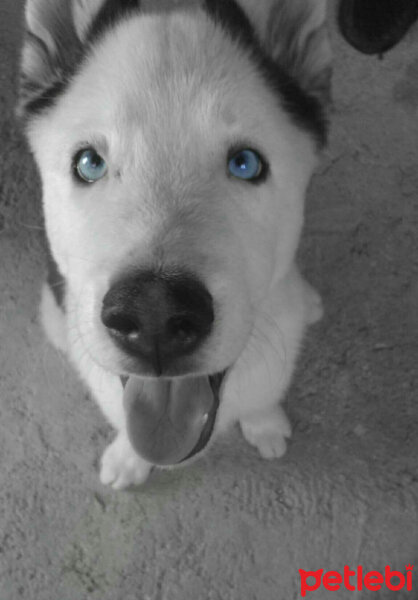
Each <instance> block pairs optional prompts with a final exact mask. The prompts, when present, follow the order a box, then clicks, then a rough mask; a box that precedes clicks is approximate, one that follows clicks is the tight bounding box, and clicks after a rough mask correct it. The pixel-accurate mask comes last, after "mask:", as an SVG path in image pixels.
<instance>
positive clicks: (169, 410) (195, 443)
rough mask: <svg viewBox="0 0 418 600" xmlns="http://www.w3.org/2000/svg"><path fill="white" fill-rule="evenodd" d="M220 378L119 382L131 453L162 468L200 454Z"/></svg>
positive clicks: (214, 413) (209, 432)
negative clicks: (120, 383)
mask: <svg viewBox="0 0 418 600" xmlns="http://www.w3.org/2000/svg"><path fill="white" fill-rule="evenodd" d="M225 374H226V371H223V372H222V373H218V374H216V375H202V376H196V377H190V378H174V379H161V378H158V379H141V378H139V377H135V376H131V377H129V378H128V379H124V380H122V381H123V383H124V386H125V391H124V404H125V411H126V415H127V429H128V435H129V439H130V441H131V443H132V445H133V447H134V449H135V450H136V452H137V453H138V454H139V455H140V456H141V457H142V458H144V459H145V460H147V461H148V462H150V463H152V464H154V465H161V466H169V465H176V464H180V463H182V462H184V461H186V460H188V459H190V458H192V457H193V456H195V455H196V454H198V453H199V452H201V451H202V450H203V449H204V448H205V447H206V446H207V444H208V443H209V441H210V439H211V437H212V434H213V431H214V427H215V423H216V417H217V414H218V409H219V404H220V395H221V393H220V392H221V386H222V382H223V380H224V377H225Z"/></svg>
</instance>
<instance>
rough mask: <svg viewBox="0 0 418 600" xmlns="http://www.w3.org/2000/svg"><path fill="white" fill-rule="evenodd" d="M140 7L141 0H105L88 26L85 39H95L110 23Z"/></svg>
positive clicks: (112, 23)
mask: <svg viewBox="0 0 418 600" xmlns="http://www.w3.org/2000/svg"><path fill="white" fill-rule="evenodd" d="M140 8H141V0H106V2H105V3H104V4H103V6H102V7H101V9H100V10H99V12H98V14H97V16H96V17H95V19H94V20H93V22H92V24H91V26H90V28H89V31H88V34H87V41H89V42H91V41H94V40H96V39H97V38H98V37H100V36H101V35H102V34H103V33H104V32H105V31H106V29H108V28H109V27H110V26H111V25H114V24H115V23H117V22H118V21H120V20H121V19H123V18H125V17H126V16H129V15H130V14H131V13H133V12H136V11H139V10H140Z"/></svg>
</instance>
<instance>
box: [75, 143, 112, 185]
mask: <svg viewBox="0 0 418 600" xmlns="http://www.w3.org/2000/svg"><path fill="white" fill-rule="evenodd" d="M73 172H74V175H75V177H76V178H77V179H78V180H79V181H82V182H83V183H95V182H96V181H99V179H102V178H103V177H104V176H105V175H106V173H107V165H106V161H105V160H104V159H103V158H102V157H101V156H100V154H98V153H97V152H96V150H95V149H94V148H83V149H82V150H79V151H78V152H77V154H76V155H75V156H74V160H73Z"/></svg>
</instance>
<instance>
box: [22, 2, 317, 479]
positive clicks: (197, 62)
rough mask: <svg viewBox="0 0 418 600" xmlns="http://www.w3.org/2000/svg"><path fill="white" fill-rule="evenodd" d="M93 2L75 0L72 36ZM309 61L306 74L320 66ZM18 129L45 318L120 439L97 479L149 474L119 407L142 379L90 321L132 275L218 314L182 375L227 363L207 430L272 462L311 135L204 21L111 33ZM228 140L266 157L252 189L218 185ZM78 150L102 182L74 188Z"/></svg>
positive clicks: (278, 450)
mask: <svg viewBox="0 0 418 600" xmlns="http://www.w3.org/2000/svg"><path fill="white" fill-rule="evenodd" d="M266 1H267V0H266ZM277 1H278V0H277ZM283 1H286V2H287V1H288V0H283ZM33 2H36V0H32V3H33ZM244 4H245V6H246V8H247V9H248V7H249V0H245V2H244ZM321 4H322V3H321ZM100 5H101V2H100V1H99V0H97V1H96V2H94V6H93V4H90V5H88V3H87V2H84V1H83V0H79V1H77V2H75V4H74V5H73V10H74V13H73V14H74V19H75V28H76V31H77V34H78V36H79V37H80V38H82V37H83V36H84V35H85V32H86V30H87V27H88V23H89V22H90V20H91V18H92V15H93V13H95V11H96V10H97V9H98V8H99V7H100ZM255 5H256V4H255V0H254V5H253V8H254V7H255ZM318 6H319V4H318ZM90 9H91V10H90ZM318 10H319V9H318ZM249 12H250V13H251V11H249ZM318 14H319V13H318V12H317V11H315V10H314V11H313V13H309V15H310V17H309V20H308V22H307V23H306V24H305V26H304V27H302V31H301V36H302V37H303V36H305V37H306V36H307V35H309V32H311V33H312V30H313V29H314V27H316V26H321V24H322V21H321V19H320V18H319V17H318ZM321 18H322V17H321ZM257 19H259V17H254V20H255V21H257ZM37 27H38V31H41V30H40V29H39V26H37ZM259 27H260V35H261V34H262V31H263V29H262V25H259ZM41 33H42V32H41ZM301 39H302V38H301ZM301 46H303V40H302V41H301ZM318 52H319V54H320V53H321V52H322V50H319V51H318ZM324 52H325V50H324ZM321 56H322V58H320V57H316V59H317V60H316V59H315V57H312V61H313V62H311V63H310V64H312V65H313V64H314V63H315V60H316V63H315V65H316V67H315V68H317V69H319V65H320V64H321V65H322V66H324V65H323V60H324V59H323V56H324V55H321ZM308 62H309V61H308ZM121 65H123V68H121ZM312 68H313V67H312ZM254 107H257V109H256V110H255V109H254ZM28 135H29V139H30V142H31V145H32V148H33V151H34V153H35V157H36V159H37V162H38V164H39V167H40V170H41V174H42V179H43V190H44V196H43V200H44V211H45V220H46V226H47V231H48V237H49V241H50V244H51V248H52V251H53V254H54V258H55V260H56V261H57V263H58V266H59V269H60V271H61V272H62V274H63V275H64V276H65V277H66V280H67V297H66V311H67V318H66V331H64V327H62V323H61V325H58V324H57V314H58V313H57V310H59V309H58V308H57V307H56V305H54V302H53V298H52V296H51V295H48V292H47V291H44V293H43V300H42V306H43V309H42V313H43V322H44V325H45V328H46V330H47V332H48V335H49V337H50V339H51V340H52V341H53V343H54V344H55V345H56V346H57V347H60V348H63V347H64V343H61V339H62V340H63V339H64V338H65V337H66V338H67V340H68V354H69V356H70V359H71V361H72V362H73V364H74V365H75V366H76V368H77V370H78V372H79V373H80V374H81V376H82V378H83V379H84V381H85V382H86V383H87V385H88V386H89V388H90V390H91V392H92V394H93V396H94V397H95V399H96V400H97V402H98V403H99V405H100V407H101V408H102V411H103V412H104V414H105V415H106V417H107V418H108V419H109V421H110V422H111V423H112V425H113V426H114V427H115V429H116V430H117V432H118V434H117V437H116V439H115V441H114V442H113V444H112V445H111V446H110V447H109V448H108V449H107V450H106V452H105V454H104V456H103V460H102V470H101V480H102V482H103V483H105V484H112V485H113V486H114V487H115V488H118V489H119V488H122V487H126V486H127V485H129V484H132V483H140V482H142V481H144V480H145V478H146V476H147V475H148V472H149V470H150V468H151V465H149V464H148V463H146V462H145V461H143V460H142V459H140V458H139V457H138V456H137V455H136V454H135V453H134V451H133V449H132V447H131V445H130V444H129V442H128V438H127V434H126V424H125V414H124V410H123V403H122V397H123V389H122V384H121V382H120V378H119V375H120V374H123V373H125V374H129V373H132V372H137V373H138V372H139V373H140V371H138V365H137V364H136V363H135V361H133V359H130V358H128V357H127V356H125V355H124V354H123V353H122V352H121V351H120V350H119V349H117V348H116V347H115V346H114V345H113V343H112V341H111V339H110V338H109V336H108V335H107V332H106V331H105V328H104V327H103V325H102V324H101V322H100V307H101V302H102V298H103V296H104V295H105V294H106V292H107V290H108V289H109V285H110V281H111V280H112V279H113V278H114V277H115V276H116V275H117V274H118V273H120V272H121V270H122V269H127V268H129V267H136V266H150V265H159V266H165V265H169V264H173V263H174V264H180V265H182V266H183V267H184V268H186V269H188V270H190V271H192V272H196V273H198V274H199V277H200V278H201V279H202V280H203V281H204V282H205V283H206V285H207V287H208V289H209V291H210V292H211V294H212V296H213V297H214V299H215V301H216V306H217V314H216V322H215V327H214V332H213V334H212V335H211V336H210V338H209V339H208V341H207V343H205V344H204V346H203V347H202V348H201V349H200V350H198V351H197V352H196V354H195V357H194V367H193V373H195V374H198V373H205V374H206V373H214V372H218V371H221V370H223V369H225V368H227V367H229V371H228V374H227V377H226V380H225V381H224V384H223V387H222V401H221V408H220V411H219V415H218V421H217V426H216V429H217V431H222V430H225V429H226V428H227V427H228V426H229V425H231V424H232V423H234V422H236V421H239V422H240V424H241V428H242V431H243V434H244V435H245V437H246V438H247V440H248V441H249V442H250V443H251V444H253V445H255V446H256V447H257V448H258V449H259V451H260V453H261V454H262V456H264V457H268V458H271V457H274V456H281V455H282V454H283V453H284V451H285V448H286V438H287V437H289V436H290V426H289V423H288V421H287V418H286V416H285V414H284V412H283V410H282V408H280V407H279V405H278V402H279V400H280V399H281V398H282V397H283V394H284V393H285V391H286V389H287V387H288V385H289V382H290V379H291V376H292V372H293V369H294V365H295V361H296V359H297V355H298V350H299V348H300V344H301V339H302V337H303V334H304V331H305V329H306V326H307V325H308V324H309V323H310V322H313V321H314V320H316V319H317V318H319V317H320V314H321V305H320V299H319V297H318V295H317V294H316V292H314V291H313V290H312V289H311V288H310V286H309V285H308V284H307V283H306V282H304V280H303V279H302V278H301V276H300V274H299V272H298V270H297V268H296V266H295V263H294V260H295V253H296V249H297V245H298V241H299V236H300V231H301V228H302V224H303V205H304V196H305V192H306V188H307V185H308V183H309V180H310V177H311V175H312V172H313V170H314V167H315V165H316V163H317V158H318V157H317V150H316V146H315V143H314V141H313V139H312V138H311V137H310V135H309V134H308V133H307V132H305V131H303V130H301V129H300V128H299V127H298V126H297V125H295V124H294V123H293V121H292V120H291V119H290V117H289V116H288V114H287V113H286V112H285V111H284V110H283V109H282V108H281V107H280V106H279V103H278V102H277V99H276V98H275V97H274V96H273V94H272V92H271V90H269V89H268V88H267V86H266V85H265V82H264V81H263V79H262V77H261V76H260V74H259V73H258V72H257V71H256V69H255V68H254V66H253V64H252V63H251V61H250V60H249V58H248V57H247V56H246V55H245V54H243V53H242V52H241V51H240V49H239V47H238V46H237V44H236V43H235V42H233V41H232V40H230V39H229V38H228V37H227V36H225V35H224V34H223V33H222V30H221V29H220V28H218V27H215V25H214V24H213V22H212V21H211V20H210V19H209V18H208V17H207V16H206V15H204V13H203V12H200V11H198V12H196V14H189V13H186V12H184V13H183V12H177V11H176V12H174V13H173V14H171V15H165V16H162V15H149V16H142V15H141V16H138V17H133V18H131V19H130V20H128V21H126V22H123V23H121V24H119V25H117V26H116V27H115V29H114V30H113V31H112V32H111V35H107V36H105V37H104V38H103V40H101V41H100V42H99V44H98V45H97V46H96V47H95V48H94V50H93V52H92V54H91V55H89V56H88V58H87V60H86V61H85V62H84V64H83V67H82V68H81V69H80V70H79V72H77V74H76V75H75V76H74V79H73V81H72V83H71V85H70V86H69V88H68V90H67V91H66V93H65V94H64V95H63V97H62V98H60V100H59V102H58V103H57V105H56V106H55V107H54V108H53V109H51V110H50V111H49V112H48V116H47V118H44V117H40V118H36V119H34V120H33V121H32V123H30V125H29V129H28ZM237 142H241V143H243V144H246V143H249V144H251V145H252V146H259V147H260V149H261V150H262V151H263V153H264V154H265V155H266V156H267V157H268V159H269V162H270V164H271V175H270V177H269V178H268V180H267V181H266V182H265V183H264V184H263V185H260V186H252V185H248V184H245V183H242V182H239V181H236V180H231V179H230V178H228V177H227V176H226V174H225V156H226V152H227V150H228V148H229V147H230V146H231V145H232V144H234V143H237ZM80 144H94V146H95V147H96V148H97V149H98V151H99V152H100V153H101V154H102V156H104V157H105V159H106V160H107V162H108V165H109V171H108V175H107V176H106V178H105V179H104V180H102V181H100V182H98V183H96V184H94V186H90V187H87V188H83V187H81V186H78V185H75V184H74V181H73V180H72V177H71V172H70V171H71V169H70V168H69V165H70V163H71V157H72V155H73V154H74V152H75V150H76V149H77V148H79V147H80ZM47 314H49V315H51V316H50V318H49V319H48V318H47V316H46V315H47ZM58 316H59V314H58ZM179 374H182V373H179Z"/></svg>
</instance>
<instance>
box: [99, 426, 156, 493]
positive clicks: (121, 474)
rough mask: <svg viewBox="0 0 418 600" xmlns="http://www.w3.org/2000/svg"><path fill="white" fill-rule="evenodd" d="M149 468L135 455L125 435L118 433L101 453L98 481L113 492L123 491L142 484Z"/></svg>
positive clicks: (148, 465) (147, 464) (148, 464)
mask: <svg viewBox="0 0 418 600" xmlns="http://www.w3.org/2000/svg"><path fill="white" fill-rule="evenodd" d="M151 467H152V465H150V463H148V462H146V461H145V460H143V459H142V458H141V457H140V456H138V455H137V454H136V452H135V451H134V449H133V448H132V446H131V444H130V442H129V440H128V438H127V437H126V434H124V433H119V434H118V436H117V437H116V439H115V440H114V441H113V442H112V443H111V444H110V446H108V447H107V448H106V450H105V451H104V453H103V456H102V461H101V469H100V481H101V482H102V483H103V485H111V486H112V487H113V489H115V490H123V489H125V488H127V487H129V486H131V485H140V484H141V483H144V481H145V480H146V479H147V477H148V474H149V472H150V470H151Z"/></svg>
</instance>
